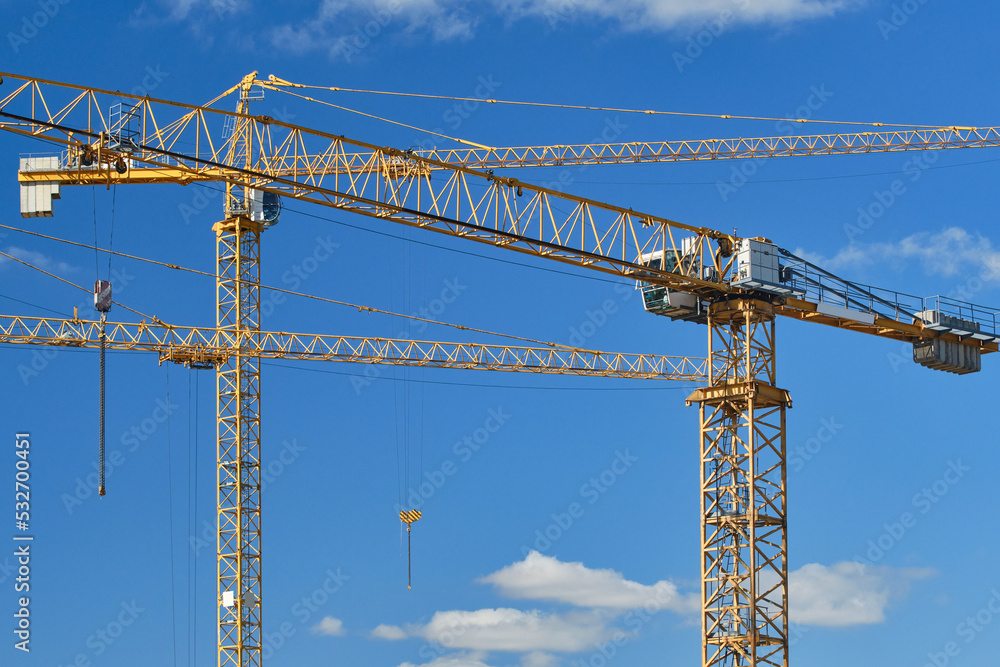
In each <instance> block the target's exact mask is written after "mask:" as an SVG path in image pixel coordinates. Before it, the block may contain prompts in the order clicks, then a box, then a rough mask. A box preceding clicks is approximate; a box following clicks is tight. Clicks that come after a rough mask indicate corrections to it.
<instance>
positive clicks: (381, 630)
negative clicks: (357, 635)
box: [371, 623, 407, 641]
mask: <svg viewBox="0 0 1000 667" xmlns="http://www.w3.org/2000/svg"><path fill="white" fill-rule="evenodd" d="M371 636H372V637H373V638H374V639H386V640H388V641H398V640H400V639H406V637H407V635H406V631H405V630H403V628H401V627H399V626H398V625H385V624H384V623H383V624H382V625H380V626H378V627H377V628H375V629H374V630H372V632H371Z"/></svg>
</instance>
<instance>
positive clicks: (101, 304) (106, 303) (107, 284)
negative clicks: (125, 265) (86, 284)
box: [94, 280, 111, 313]
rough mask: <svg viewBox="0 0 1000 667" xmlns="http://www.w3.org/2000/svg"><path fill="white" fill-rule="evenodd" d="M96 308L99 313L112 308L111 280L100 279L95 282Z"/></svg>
mask: <svg viewBox="0 0 1000 667" xmlns="http://www.w3.org/2000/svg"><path fill="white" fill-rule="evenodd" d="M94 310H96V311H97V312H99V313H106V312H108V311H109V310H111V281H109V280H98V281H97V282H95V283H94Z"/></svg>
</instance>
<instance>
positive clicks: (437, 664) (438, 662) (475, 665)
mask: <svg viewBox="0 0 1000 667" xmlns="http://www.w3.org/2000/svg"><path fill="white" fill-rule="evenodd" d="M485 659H486V654H485V653H482V652H479V651H473V652H469V653H453V654H451V655H443V656H441V657H440V658H437V659H435V660H434V661H433V662H427V663H424V664H423V665H420V666H419V667H490V666H489V665H487V664H486V663H485V662H483V660H485ZM399 667H418V666H417V665H414V664H413V663H412V662H404V663H403V664H401V665H400V666H399Z"/></svg>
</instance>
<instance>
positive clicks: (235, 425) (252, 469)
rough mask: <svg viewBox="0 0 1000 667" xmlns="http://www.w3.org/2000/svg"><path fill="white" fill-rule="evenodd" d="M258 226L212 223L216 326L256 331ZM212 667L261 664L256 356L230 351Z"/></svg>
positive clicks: (221, 389)
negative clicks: (216, 642)
mask: <svg viewBox="0 0 1000 667" xmlns="http://www.w3.org/2000/svg"><path fill="white" fill-rule="evenodd" d="M260 231H261V229H260V225H258V224H255V223H252V222H250V220H249V219H247V218H245V217H236V218H231V219H229V220H226V221H224V222H221V223H218V224H216V225H215V232H216V239H217V240H216V248H217V257H218V263H217V266H218V269H217V271H218V272H217V274H216V281H217V305H218V309H217V310H218V328H219V329H220V330H221V331H223V332H232V340H233V342H234V343H235V341H237V340H239V339H241V338H254V337H255V336H256V335H257V334H258V332H259V331H260ZM217 378H218V443H217V451H218V461H217V463H218V491H217V493H218V559H219V562H218V573H219V582H218V611H219V614H218V618H219V667H259V666H260V664H261V571H260V551H261V549H260V546H261V545H260V358H259V357H258V356H256V355H254V354H245V353H244V352H243V351H242V350H240V349H239V348H237V351H236V352H235V353H234V354H232V355H231V356H229V357H228V358H226V360H225V361H224V362H223V363H222V364H221V365H220V366H219V367H218V370H217Z"/></svg>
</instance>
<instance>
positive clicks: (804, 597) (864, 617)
mask: <svg viewBox="0 0 1000 667" xmlns="http://www.w3.org/2000/svg"><path fill="white" fill-rule="evenodd" d="M931 574H933V571H932V570H927V569H917V568H904V569H897V568H890V567H873V566H865V565H862V564H860V563H848V562H843V563H837V564H835V565H830V566H825V565H818V564H815V563H813V564H810V565H805V566H804V567H801V568H799V569H798V570H795V571H794V572H791V573H790V574H789V575H788V591H789V595H788V602H789V607H790V608H789V611H788V616H789V620H791V621H792V622H793V623H801V624H802V625H822V626H850V625H871V624H876V623H883V622H884V621H885V612H886V609H887V607H888V606H889V603H890V602H891V601H892V600H894V599H897V598H899V597H901V596H903V595H905V594H906V592H907V591H908V590H909V586H910V582H912V581H913V580H916V579H924V578H926V577H928V576H930V575H931Z"/></svg>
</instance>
